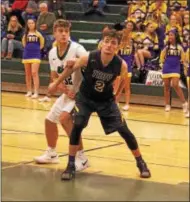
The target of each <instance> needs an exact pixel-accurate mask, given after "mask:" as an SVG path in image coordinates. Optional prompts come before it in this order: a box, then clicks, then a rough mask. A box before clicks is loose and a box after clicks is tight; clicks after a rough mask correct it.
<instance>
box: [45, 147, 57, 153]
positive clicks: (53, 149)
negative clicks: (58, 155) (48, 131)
mask: <svg viewBox="0 0 190 202" xmlns="http://www.w3.org/2000/svg"><path fill="white" fill-rule="evenodd" d="M47 150H48V151H51V152H56V150H55V147H48V149H47Z"/></svg>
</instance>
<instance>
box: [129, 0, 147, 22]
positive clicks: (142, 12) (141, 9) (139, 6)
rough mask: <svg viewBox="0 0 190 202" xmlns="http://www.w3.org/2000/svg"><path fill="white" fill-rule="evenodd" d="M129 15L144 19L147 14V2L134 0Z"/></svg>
mask: <svg viewBox="0 0 190 202" xmlns="http://www.w3.org/2000/svg"><path fill="white" fill-rule="evenodd" d="M128 16H129V17H131V18H135V19H136V20H144V18H145V16H146V3H145V2H144V1H137V0H135V1H134V0H133V4H131V5H130V7H129V14H128Z"/></svg>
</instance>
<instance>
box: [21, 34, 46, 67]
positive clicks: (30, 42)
mask: <svg viewBox="0 0 190 202" xmlns="http://www.w3.org/2000/svg"><path fill="white" fill-rule="evenodd" d="M22 43H23V46H24V52H23V60H22V63H23V64H26V63H40V62H41V49H42V48H43V47H44V38H43V36H42V35H41V34H40V33H39V32H38V31H36V32H35V33H29V34H28V35H27V38H26V39H25V35H24V36H23V38H22Z"/></svg>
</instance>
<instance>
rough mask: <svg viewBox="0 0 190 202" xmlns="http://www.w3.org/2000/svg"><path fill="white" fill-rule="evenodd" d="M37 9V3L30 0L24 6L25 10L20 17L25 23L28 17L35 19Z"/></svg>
mask: <svg viewBox="0 0 190 202" xmlns="http://www.w3.org/2000/svg"><path fill="white" fill-rule="evenodd" d="M37 9H38V6H37V3H36V2H35V1H33V0H30V1H29V2H28V5H27V7H26V11H24V12H23V13H22V18H23V19H24V21H25V23H26V22H27V21H28V19H34V20H35V21H36V20H37V18H38V13H37Z"/></svg>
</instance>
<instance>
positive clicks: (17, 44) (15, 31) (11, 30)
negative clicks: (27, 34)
mask: <svg viewBox="0 0 190 202" xmlns="http://www.w3.org/2000/svg"><path fill="white" fill-rule="evenodd" d="M22 35H23V29H22V26H21V24H20V23H19V22H18V19H17V17H16V16H12V17H11V19H10V22H9V24H8V28H7V32H6V35H5V37H4V38H3V40H2V48H1V51H2V53H1V57H2V58H4V57H5V56H6V53H7V57H6V59H12V55H13V51H14V50H15V49H18V50H23V47H22V43H21V39H22Z"/></svg>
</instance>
